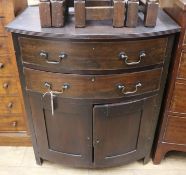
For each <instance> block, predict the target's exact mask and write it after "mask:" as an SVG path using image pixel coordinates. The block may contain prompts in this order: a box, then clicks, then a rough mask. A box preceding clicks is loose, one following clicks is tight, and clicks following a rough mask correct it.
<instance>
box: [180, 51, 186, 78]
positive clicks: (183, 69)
mask: <svg viewBox="0 0 186 175" xmlns="http://www.w3.org/2000/svg"><path fill="white" fill-rule="evenodd" d="M178 78H182V79H186V52H182V55H181V61H180V65H179V70H178Z"/></svg>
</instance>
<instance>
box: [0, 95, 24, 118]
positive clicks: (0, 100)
mask: <svg viewBox="0 0 186 175" xmlns="http://www.w3.org/2000/svg"><path fill="white" fill-rule="evenodd" d="M22 112H23V110H22V104H21V99H20V98H19V97H0V114H1V115H2V114H21V113H22Z"/></svg>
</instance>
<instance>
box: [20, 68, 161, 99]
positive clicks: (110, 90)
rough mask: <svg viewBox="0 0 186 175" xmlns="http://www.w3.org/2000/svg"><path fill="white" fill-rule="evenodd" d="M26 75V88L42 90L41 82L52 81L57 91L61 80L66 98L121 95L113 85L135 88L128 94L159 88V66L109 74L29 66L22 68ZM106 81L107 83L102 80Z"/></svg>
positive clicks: (43, 87) (117, 96)
mask: <svg viewBox="0 0 186 175" xmlns="http://www.w3.org/2000/svg"><path fill="white" fill-rule="evenodd" d="M24 73H25V76H26V84H27V86H26V87H27V89H29V90H32V91H36V92H40V93H42V94H43V93H45V92H47V91H48V89H47V88H46V87H45V86H44V84H45V82H48V83H50V84H51V85H52V87H53V89H54V90H55V91H61V87H62V86H63V84H64V83H68V84H69V86H70V87H69V89H67V90H66V91H64V93H63V94H61V96H63V97H68V98H70V97H71V98H91V99H102V98H103V99H104V98H106V99H107V98H121V97H122V96H128V95H124V94H123V93H122V92H121V90H119V89H118V88H117V85H119V84H121V85H124V86H125V87H126V88H125V92H128V91H135V90H136V92H135V93H131V94H129V96H130V95H136V94H143V93H148V92H152V91H156V90H159V86H160V78H161V73H162V70H161V69H157V70H151V71H145V72H136V73H131V74H130V73H129V74H115V75H114V74H113V75H105V76H104V75H99V76H88V75H74V74H71V75H68V74H57V73H49V72H43V71H36V70H32V69H24ZM105 82H107V83H105ZM139 82H140V83H141V84H142V86H141V87H139V88H137V89H136V85H137V84H138V83H139Z"/></svg>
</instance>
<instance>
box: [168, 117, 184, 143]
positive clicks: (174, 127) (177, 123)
mask: <svg viewBox="0 0 186 175" xmlns="http://www.w3.org/2000/svg"><path fill="white" fill-rule="evenodd" d="M164 140H165V141H166V142H168V143H176V144H186V116H185V117H178V116H169V118H168V122H167V128H166V132H165V136H164Z"/></svg>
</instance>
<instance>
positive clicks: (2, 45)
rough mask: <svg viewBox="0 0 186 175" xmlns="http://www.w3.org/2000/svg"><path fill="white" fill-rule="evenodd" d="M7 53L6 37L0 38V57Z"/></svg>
mask: <svg viewBox="0 0 186 175" xmlns="http://www.w3.org/2000/svg"><path fill="white" fill-rule="evenodd" d="M7 53H9V47H8V37H6V36H0V56H1V55H6V54H7Z"/></svg>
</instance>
